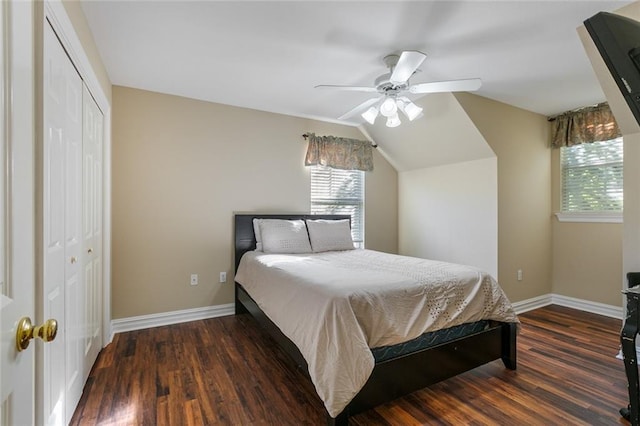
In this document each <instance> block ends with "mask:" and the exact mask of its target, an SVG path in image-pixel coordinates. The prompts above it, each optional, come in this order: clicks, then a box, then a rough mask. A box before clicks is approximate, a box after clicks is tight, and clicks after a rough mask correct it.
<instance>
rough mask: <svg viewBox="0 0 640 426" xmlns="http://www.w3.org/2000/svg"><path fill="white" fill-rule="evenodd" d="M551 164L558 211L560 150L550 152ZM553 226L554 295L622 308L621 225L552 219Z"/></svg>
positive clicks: (553, 200) (552, 182) (553, 206)
mask: <svg viewBox="0 0 640 426" xmlns="http://www.w3.org/2000/svg"><path fill="white" fill-rule="evenodd" d="M551 164H552V167H551V176H552V179H551V188H552V211H553V212H559V211H560V185H561V176H560V174H561V173H560V150H559V149H553V150H551ZM625 192H626V188H625ZM625 198H626V194H625ZM625 202H626V200H625ZM552 223H553V226H552V235H553V240H552V244H553V245H552V254H553V271H552V276H551V280H552V283H553V292H554V293H555V294H559V295H562V296H569V297H575V298H578V299H584V300H589V301H592V302H599V303H605V304H607V305H613V306H622V297H621V295H620V291H621V290H622V275H623V274H622V228H623V225H622V224H621V223H575V222H559V221H558V219H557V218H556V217H555V216H554V217H553V218H552Z"/></svg>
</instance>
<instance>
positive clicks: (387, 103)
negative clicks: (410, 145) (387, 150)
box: [380, 98, 398, 127]
mask: <svg viewBox="0 0 640 426" xmlns="http://www.w3.org/2000/svg"><path fill="white" fill-rule="evenodd" d="M380 114H382V115H384V116H385V117H387V118H390V117H393V116H394V115H395V116H396V117H397V116H398V106H397V105H396V102H395V100H394V99H392V98H387V99H385V100H384V101H383V102H382V104H380ZM387 126H388V124H387ZM390 127H391V126H390ZM393 127H395V126H393Z"/></svg>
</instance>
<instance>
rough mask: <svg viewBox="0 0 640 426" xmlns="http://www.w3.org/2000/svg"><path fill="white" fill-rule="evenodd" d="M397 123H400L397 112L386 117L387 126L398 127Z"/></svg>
mask: <svg viewBox="0 0 640 426" xmlns="http://www.w3.org/2000/svg"><path fill="white" fill-rule="evenodd" d="M399 125H400V117H398V114H395V115H393V116H391V117H389V118H387V127H398V126H399Z"/></svg>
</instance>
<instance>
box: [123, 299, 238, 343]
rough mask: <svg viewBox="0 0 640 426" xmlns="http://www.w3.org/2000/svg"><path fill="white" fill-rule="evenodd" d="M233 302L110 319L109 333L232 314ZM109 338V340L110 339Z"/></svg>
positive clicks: (233, 310) (233, 309)
mask: <svg viewBox="0 0 640 426" xmlns="http://www.w3.org/2000/svg"><path fill="white" fill-rule="evenodd" d="M234 312H235V303H226V304H224V305H216V306H205V307H203V308H193V309H184V310H181V311H171V312H162V313H159V314H151V315H140V316H137V317H129V318H120V319H115V320H112V321H111V334H112V336H111V337H112V339H113V335H114V334H116V333H123V332H125V331H133V330H142V329H144V328H151V327H160V326H163V325H171V324H178V323H181V322H189V321H197V320H203V319H207V318H216V317H223V316H226V315H233V314H234ZM112 339H111V340H112Z"/></svg>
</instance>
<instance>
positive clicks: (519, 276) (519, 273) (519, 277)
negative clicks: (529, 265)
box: [518, 269, 522, 281]
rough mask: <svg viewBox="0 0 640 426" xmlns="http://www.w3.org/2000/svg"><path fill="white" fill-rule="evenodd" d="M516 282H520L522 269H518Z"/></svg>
mask: <svg viewBox="0 0 640 426" xmlns="http://www.w3.org/2000/svg"><path fill="white" fill-rule="evenodd" d="M518 281H522V269H518Z"/></svg>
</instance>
